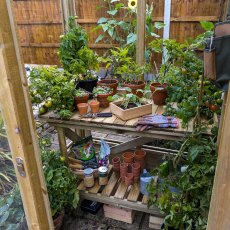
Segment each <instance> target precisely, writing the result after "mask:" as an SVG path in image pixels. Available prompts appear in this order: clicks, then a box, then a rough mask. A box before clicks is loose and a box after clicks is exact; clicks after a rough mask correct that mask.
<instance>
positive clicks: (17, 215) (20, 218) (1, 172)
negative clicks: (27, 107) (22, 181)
mask: <svg viewBox="0 0 230 230" xmlns="http://www.w3.org/2000/svg"><path fill="white" fill-rule="evenodd" d="M11 157H12V156H11V152H10V148H9V144H8V139H7V135H6V132H5V127H4V122H3V119H2V115H1V111H0V229H3V230H5V229H6V230H10V229H14V230H19V229H20V230H24V229H28V227H27V223H26V219H25V213H24V209H23V204H22V200H21V195H20V191H19V187H18V183H17V179H16V176H15V170H14V166H13V163H12V158H11Z"/></svg>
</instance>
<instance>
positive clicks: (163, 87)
mask: <svg viewBox="0 0 230 230" xmlns="http://www.w3.org/2000/svg"><path fill="white" fill-rule="evenodd" d="M167 86H168V84H166V83H163V84H161V83H159V82H153V83H152V84H151V85H150V89H151V92H152V99H153V102H154V104H155V105H165V100H166V98H167V96H168V94H167Z"/></svg>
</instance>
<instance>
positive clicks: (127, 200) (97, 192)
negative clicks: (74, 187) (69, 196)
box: [78, 166, 161, 216]
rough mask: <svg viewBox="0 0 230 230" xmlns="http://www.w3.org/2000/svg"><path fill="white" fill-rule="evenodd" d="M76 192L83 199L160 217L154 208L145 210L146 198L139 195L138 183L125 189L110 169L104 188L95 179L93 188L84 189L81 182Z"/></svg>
mask: <svg viewBox="0 0 230 230" xmlns="http://www.w3.org/2000/svg"><path fill="white" fill-rule="evenodd" d="M110 167H111V166H110ZM78 190H79V191H80V196H81V197H83V198H85V199H89V200H95V201H99V202H102V203H105V204H113V205H116V206H120V207H127V208H131V209H134V210H139V211H142V212H147V213H152V214H155V215H157V216H161V214H160V212H159V211H158V210H157V209H156V208H154V207H151V208H150V209H148V208H147V199H148V197H147V196H143V195H142V194H141V193H140V182H137V183H134V184H133V185H130V186H129V187H127V186H126V185H125V183H124V182H123V181H121V179H120V177H119V176H118V175H116V174H115V173H114V172H113V170H112V168H111V169H110V173H109V182H108V184H107V185H106V186H100V185H99V184H98V178H96V179H95V185H94V187H92V188H86V187H85V186H84V181H83V180H82V181H80V183H79V185H78Z"/></svg>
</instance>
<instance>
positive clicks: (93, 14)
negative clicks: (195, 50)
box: [13, 0, 226, 64]
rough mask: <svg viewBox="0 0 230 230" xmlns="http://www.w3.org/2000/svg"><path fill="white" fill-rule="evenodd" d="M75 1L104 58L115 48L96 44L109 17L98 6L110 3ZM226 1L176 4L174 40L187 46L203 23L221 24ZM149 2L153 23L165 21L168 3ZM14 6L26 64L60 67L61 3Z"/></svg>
mask: <svg viewBox="0 0 230 230" xmlns="http://www.w3.org/2000/svg"><path fill="white" fill-rule="evenodd" d="M75 1H76V12H77V15H78V17H79V19H78V23H79V24H81V25H82V26H83V28H85V30H86V31H87V32H88V33H89V36H90V41H89V43H90V47H91V48H93V49H94V50H95V51H96V52H97V53H99V54H102V53H103V52H105V51H106V50H107V49H108V48H110V47H111V44H105V43H103V42H104V41H101V42H100V43H99V44H94V41H95V39H96V38H97V36H98V34H99V33H101V31H97V32H95V31H92V30H93V28H95V26H96V25H97V21H98V19H99V18H100V17H108V15H107V14H106V9H105V8H103V7H101V8H99V9H98V6H103V5H104V6H105V5H106V3H105V2H104V1H103V0H75ZM122 1H123V2H124V3H126V2H127V1H126V0H122ZM225 1H226V0H172V10H171V31H170V38H174V39H177V40H178V41H180V42H184V41H185V40H186V39H187V38H189V37H193V38H194V37H195V36H196V35H198V34H199V33H201V32H203V30H202V28H201V26H200V24H199V21H201V20H207V21H213V22H216V21H218V19H219V18H220V16H221V14H222V9H223V4H224V2H225ZM147 2H148V3H149V4H150V3H153V6H154V12H153V20H154V21H163V16H164V15H163V14H164V1H163V0H147ZM13 4H14V12H15V16H16V21H17V24H18V31H19V37H20V44H21V46H22V50H23V56H24V60H25V63H35V64H59V62H58V57H57V54H56V52H57V48H58V46H59V35H60V34H61V33H62V27H61V7H60V1H59V0H27V1H24V0H14V2H13ZM123 15H124V13H122V12H121V13H120V15H118V18H122V17H123ZM156 32H157V31H156ZM159 34H160V35H161V34H162V33H161V32H159Z"/></svg>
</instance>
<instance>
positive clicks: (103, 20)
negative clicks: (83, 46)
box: [97, 17, 107, 24]
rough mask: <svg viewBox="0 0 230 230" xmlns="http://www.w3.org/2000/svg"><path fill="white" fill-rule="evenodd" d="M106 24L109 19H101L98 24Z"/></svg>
mask: <svg viewBox="0 0 230 230" xmlns="http://www.w3.org/2000/svg"><path fill="white" fill-rule="evenodd" d="M104 22H107V18H104V17H102V18H99V20H98V21H97V23H98V24H101V23H104Z"/></svg>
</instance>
